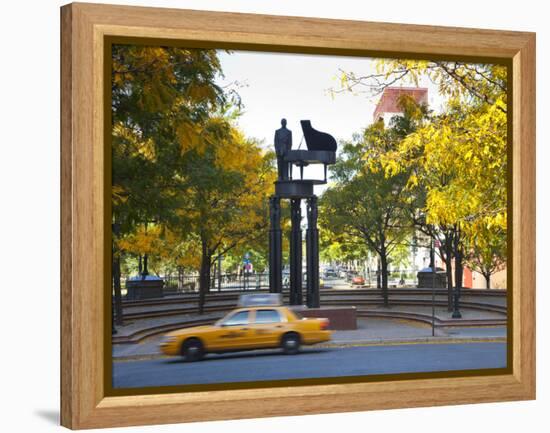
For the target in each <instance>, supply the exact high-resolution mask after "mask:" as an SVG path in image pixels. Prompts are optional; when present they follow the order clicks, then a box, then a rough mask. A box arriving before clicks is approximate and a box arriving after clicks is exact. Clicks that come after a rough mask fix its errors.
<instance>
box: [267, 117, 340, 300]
mask: <svg viewBox="0 0 550 433" xmlns="http://www.w3.org/2000/svg"><path fill="white" fill-rule="evenodd" d="M281 123H282V125H283V127H282V128H281V129H280V130H278V131H277V133H276V135H275V137H276V141H277V137H278V134H279V133H280V132H282V134H281V135H280V136H282V137H283V139H282V141H284V140H287V141H288V140H289V145H288V149H287V150H286V151H285V152H284V154H283V155H279V158H280V161H279V163H280V167H279V170H281V163H288V164H289V165H290V174H289V175H288V176H287V175H286V174H283V175H281V173H279V174H280V176H279V180H278V181H276V182H275V194H274V195H273V196H271V198H270V231H269V286H270V291H271V292H274V293H281V292H282V232H281V199H290V203H291V207H290V209H291V232H290V304H291V305H301V304H302V303H303V299H302V230H301V228H300V223H301V220H302V211H301V201H302V199H306V200H307V221H308V225H307V230H306V255H307V257H306V275H307V278H306V305H307V306H308V307H309V308H318V307H319V232H318V229H317V213H318V212H317V196H316V195H315V194H314V190H313V187H314V185H322V184H325V183H327V166H328V165H330V164H334V163H335V162H336V147H337V146H336V140H335V139H334V137H332V135H330V134H327V133H325V132H320V131H317V130H315V129H313V127H312V126H311V122H310V121H309V120H301V121H300V123H301V125H302V131H303V133H304V139H305V141H306V146H307V150H305V149H297V150H292V149H291V146H292V138H291V137H292V135H291V133H290V131H289V130H287V129H286V121H285V120H284V119H283V121H281ZM288 137H290V138H288ZM287 144H288V143H287ZM277 145H278V143H276V147H277ZM277 150H278V153H280V152H279V148H278V149H277ZM313 164H323V166H324V178H323V179H304V167H306V166H308V165H313ZM294 165H295V166H297V167H299V169H300V178H299V179H294V178H293V177H292V166H294ZM285 169H286V167H285Z"/></svg>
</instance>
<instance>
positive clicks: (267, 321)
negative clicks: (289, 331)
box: [250, 307, 286, 347]
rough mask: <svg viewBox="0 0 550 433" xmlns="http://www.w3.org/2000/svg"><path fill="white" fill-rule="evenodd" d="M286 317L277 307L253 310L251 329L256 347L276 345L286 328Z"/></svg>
mask: <svg viewBox="0 0 550 433" xmlns="http://www.w3.org/2000/svg"><path fill="white" fill-rule="evenodd" d="M285 324H286V319H285V318H284V317H283V316H282V315H281V313H280V311H279V310H277V309H275V308H267V307H266V308H259V309H257V310H255V311H254V312H253V317H252V323H251V325H250V331H251V336H250V338H251V339H252V341H253V343H254V346H255V347H276V346H278V345H279V343H280V340H281V335H282V334H283V333H284V331H285V330H286V326H285Z"/></svg>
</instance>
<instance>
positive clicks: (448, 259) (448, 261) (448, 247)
mask: <svg viewBox="0 0 550 433" xmlns="http://www.w3.org/2000/svg"><path fill="white" fill-rule="evenodd" d="M444 242H445V254H444V256H443V261H444V262H445V272H446V274H447V311H453V244H452V242H453V238H452V235H448V234H446V235H445V240H444Z"/></svg>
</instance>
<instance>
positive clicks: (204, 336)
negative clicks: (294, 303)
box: [160, 296, 332, 361]
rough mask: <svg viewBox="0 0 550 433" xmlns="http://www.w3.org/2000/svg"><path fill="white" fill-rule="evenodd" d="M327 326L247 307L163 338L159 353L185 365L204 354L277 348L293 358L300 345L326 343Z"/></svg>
mask: <svg viewBox="0 0 550 433" xmlns="http://www.w3.org/2000/svg"><path fill="white" fill-rule="evenodd" d="M264 298H265V296H264ZM241 304H242V302H241ZM245 304H246V302H245ZM328 326H329V321H328V319H324V318H300V317H299V316H298V315H297V313H296V312H294V311H292V310H291V309H290V308H288V307H285V306H282V305H254V303H251V304H250V305H248V306H245V307H241V308H237V309H236V310H233V311H232V312H231V313H229V314H227V315H226V316H225V317H223V318H222V319H220V320H218V321H217V322H216V323H214V324H213V325H208V326H195V327H192V328H184V329H180V330H177V331H173V332H170V333H168V334H166V335H165V336H164V337H163V339H162V341H161V344H160V349H161V351H162V352H163V353H164V354H166V355H171V356H177V355H181V356H183V358H184V360H185V361H198V360H200V359H202V358H203V357H204V355H206V354H207V353H222V352H230V351H241V350H254V349H271V348H279V347H280V348H281V349H282V350H283V352H284V353H286V354H296V353H298V352H299V350H300V346H301V345H311V344H316V343H321V342H324V341H329V340H330V338H331V334H332V333H331V331H329V330H328Z"/></svg>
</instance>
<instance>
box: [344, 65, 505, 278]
mask: <svg viewBox="0 0 550 433" xmlns="http://www.w3.org/2000/svg"><path fill="white" fill-rule="evenodd" d="M340 74H341V76H340V78H341V80H340V87H339V88H338V89H336V90H333V92H334V93H338V92H346V91H351V92H358V91H367V92H370V93H371V94H379V93H381V92H382V91H383V90H384V89H385V88H386V87H388V86H391V85H394V84H398V83H402V82H409V83H413V84H415V85H418V84H419V83H420V81H421V79H422V78H423V77H424V78H428V79H430V80H431V81H432V82H434V83H435V84H436V85H437V86H438V88H439V93H440V94H441V95H443V96H444V97H446V107H445V112H444V113H442V114H441V115H438V116H433V117H432V119H430V120H429V121H427V122H425V124H424V125H423V127H422V128H419V129H418V130H417V131H416V132H415V133H413V134H410V136H407V138H406V139H404V140H403V142H402V144H401V145H400V146H399V147H398V149H396V150H395V151H393V152H390V153H388V154H387V155H385V156H384V162H383V164H384V165H385V167H386V168H387V169H388V170H389V174H390V175H393V174H395V173H397V172H399V171H400V170H401V169H404V170H406V171H409V172H410V179H409V182H408V188H409V189H411V190H412V189H414V188H416V187H417V186H418V187H420V188H421V189H423V190H424V193H421V194H419V196H421V197H422V195H423V194H424V196H423V198H424V199H425V202H424V203H418V211H419V212H418V216H420V218H418V221H417V222H419V224H417V226H419V227H422V229H423V231H424V232H425V233H427V234H429V235H430V236H432V237H436V238H443V243H442V247H441V249H440V251H441V252H442V253H443V257H444V260H445V262H446V264H447V272H448V276H449V281H450V280H451V278H450V277H451V275H450V273H451V272H452V271H451V259H452V258H454V260H455V284H456V285H457V286H458V287H461V286H462V260H463V259H464V258H465V254H466V252H467V251H466V245H467V244H468V243H469V242H470V240H475V239H476V237H478V235H479V236H481V235H482V234H483V233H482V232H480V233H476V230H478V229H480V227H484V226H494V227H498V228H499V230H501V231H502V232H503V233H504V234H505V232H506V166H507V157H506V134H507V128H506V113H507V106H506V90H507V79H508V78H507V70H506V67H505V66H502V65H496V64H471V63H465V62H444V61H421V60H401V59H397V60H390V61H387V60H382V61H380V62H379V63H378V65H377V72H376V73H373V74H366V75H359V74H357V73H355V72H349V71H340ZM474 250H475V248H474ZM477 250H479V249H477ZM499 260H502V257H500V259H499ZM449 284H451V283H449Z"/></svg>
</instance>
